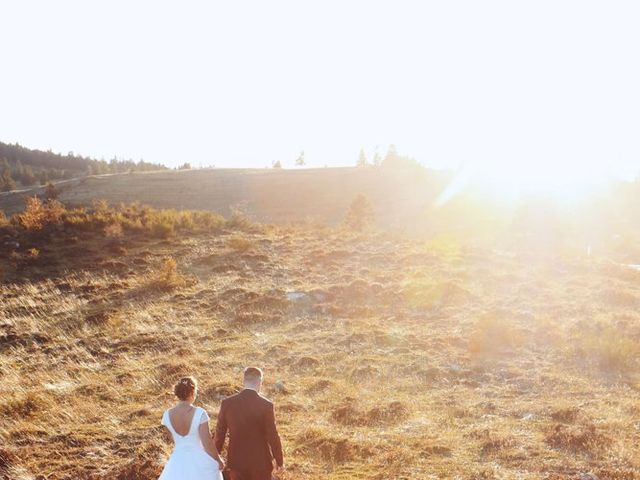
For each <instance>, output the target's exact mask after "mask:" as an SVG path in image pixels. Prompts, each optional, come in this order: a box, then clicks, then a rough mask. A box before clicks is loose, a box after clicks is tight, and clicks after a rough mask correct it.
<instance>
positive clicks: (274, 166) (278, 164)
mask: <svg viewBox="0 0 640 480" xmlns="http://www.w3.org/2000/svg"><path fill="white" fill-rule="evenodd" d="M271 166H272V167H273V168H282V164H281V163H280V160H276V161H275V162H272V163H271Z"/></svg>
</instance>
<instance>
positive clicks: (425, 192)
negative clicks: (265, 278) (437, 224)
mask: <svg viewBox="0 0 640 480" xmlns="http://www.w3.org/2000/svg"><path fill="white" fill-rule="evenodd" d="M445 177H446V176H445V175H444V174H441V173H438V172H434V171H428V170H424V171H423V170H420V171H418V175H416V171H415V170H406V169H405V170H403V169H392V168H321V169H302V170H282V169H211V170H184V171H166V172H155V173H133V174H125V175H110V176H94V177H87V178H83V179H79V180H74V181H71V182H68V183H64V184H59V185H58V187H57V188H58V189H59V190H60V199H61V200H62V201H63V202H64V203H66V204H69V205H77V204H88V203H90V202H91V200H92V199H105V200H107V201H109V202H110V203H118V202H133V201H142V202H143V203H145V204H149V205H152V206H154V207H161V208H199V209H205V210H211V211H215V212H220V213H222V214H225V215H228V214H229V213H231V211H232V209H234V208H240V209H242V210H245V211H246V212H247V213H249V214H250V215H251V217H252V218H255V219H257V220H259V221H265V222H270V223H286V222H291V221H302V220H312V221H320V222H323V223H325V222H326V223H336V222H340V221H341V220H342V218H343V216H344V212H345V211H346V210H347V208H348V206H349V204H350V203H351V201H352V200H353V199H354V197H355V196H356V195H358V194H360V193H363V194H365V195H367V197H368V198H369V199H370V201H371V202H372V204H373V205H374V209H375V211H376V217H377V219H378V222H379V223H381V224H384V225H389V226H406V225H407V224H409V223H410V222H409V221H408V219H409V218H410V217H411V216H414V217H415V215H416V214H417V213H419V212H422V211H424V210H425V208H426V207H427V206H428V205H429V204H430V203H431V202H432V201H433V199H434V198H435V196H436V195H437V194H438V193H439V192H440V191H442V189H443V188H444V185H445ZM24 197H25V194H24V193H21V194H15V193H14V194H11V195H4V196H1V195H0V209H4V210H5V211H6V212H7V213H14V212H16V211H19V210H21V209H22V207H23V206H24Z"/></svg>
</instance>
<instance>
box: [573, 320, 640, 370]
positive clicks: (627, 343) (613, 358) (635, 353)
mask: <svg viewBox="0 0 640 480" xmlns="http://www.w3.org/2000/svg"><path fill="white" fill-rule="evenodd" d="M575 342H576V347H575V349H574V354H575V355H577V356H578V357H579V358H580V359H582V360H586V361H587V363H591V364H595V365H596V366H597V367H599V368H601V369H602V370H605V371H609V372H613V373H626V372H630V371H634V370H635V369H636V368H637V367H638V365H639V364H640V342H638V341H637V340H634V339H633V338H631V337H629V336H628V335H625V334H624V332H621V331H620V330H618V329H616V328H614V327H613V326H611V325H607V326H604V327H601V328H595V329H594V330H593V331H590V332H587V333H584V334H582V335H581V337H579V338H577V339H576V340H575Z"/></svg>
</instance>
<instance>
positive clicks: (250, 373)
mask: <svg viewBox="0 0 640 480" xmlns="http://www.w3.org/2000/svg"><path fill="white" fill-rule="evenodd" d="M259 380H262V370H260V369H259V368H258V367H247V368H245V369H244V381H245V382H252V383H253V382H257V381H259Z"/></svg>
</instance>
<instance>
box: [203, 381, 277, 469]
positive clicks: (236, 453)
mask: <svg viewBox="0 0 640 480" xmlns="http://www.w3.org/2000/svg"><path fill="white" fill-rule="evenodd" d="M227 431H228V432H229V447H228V449H227V467H228V468H229V470H230V472H231V478H232V479H234V480H236V479H237V480H245V479H246V480H271V470H272V469H273V459H275V461H276V464H277V465H278V466H282V464H283V459H282V445H281V443H280V436H279V435H278V430H277V429H276V419H275V414H274V410H273V403H271V402H270V401H269V400H267V399H266V398H264V397H263V396H261V395H259V394H258V392H256V391H255V390H251V389H249V388H246V389H244V390H242V391H241V392H240V393H237V394H235V395H232V396H230V397H228V398H225V399H224V400H223V401H222V405H221V406H220V413H219V414H218V424H217V425H216V433H215V444H216V448H217V449H218V452H221V451H222V448H223V447H224V440H225V436H226V434H227Z"/></svg>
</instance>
